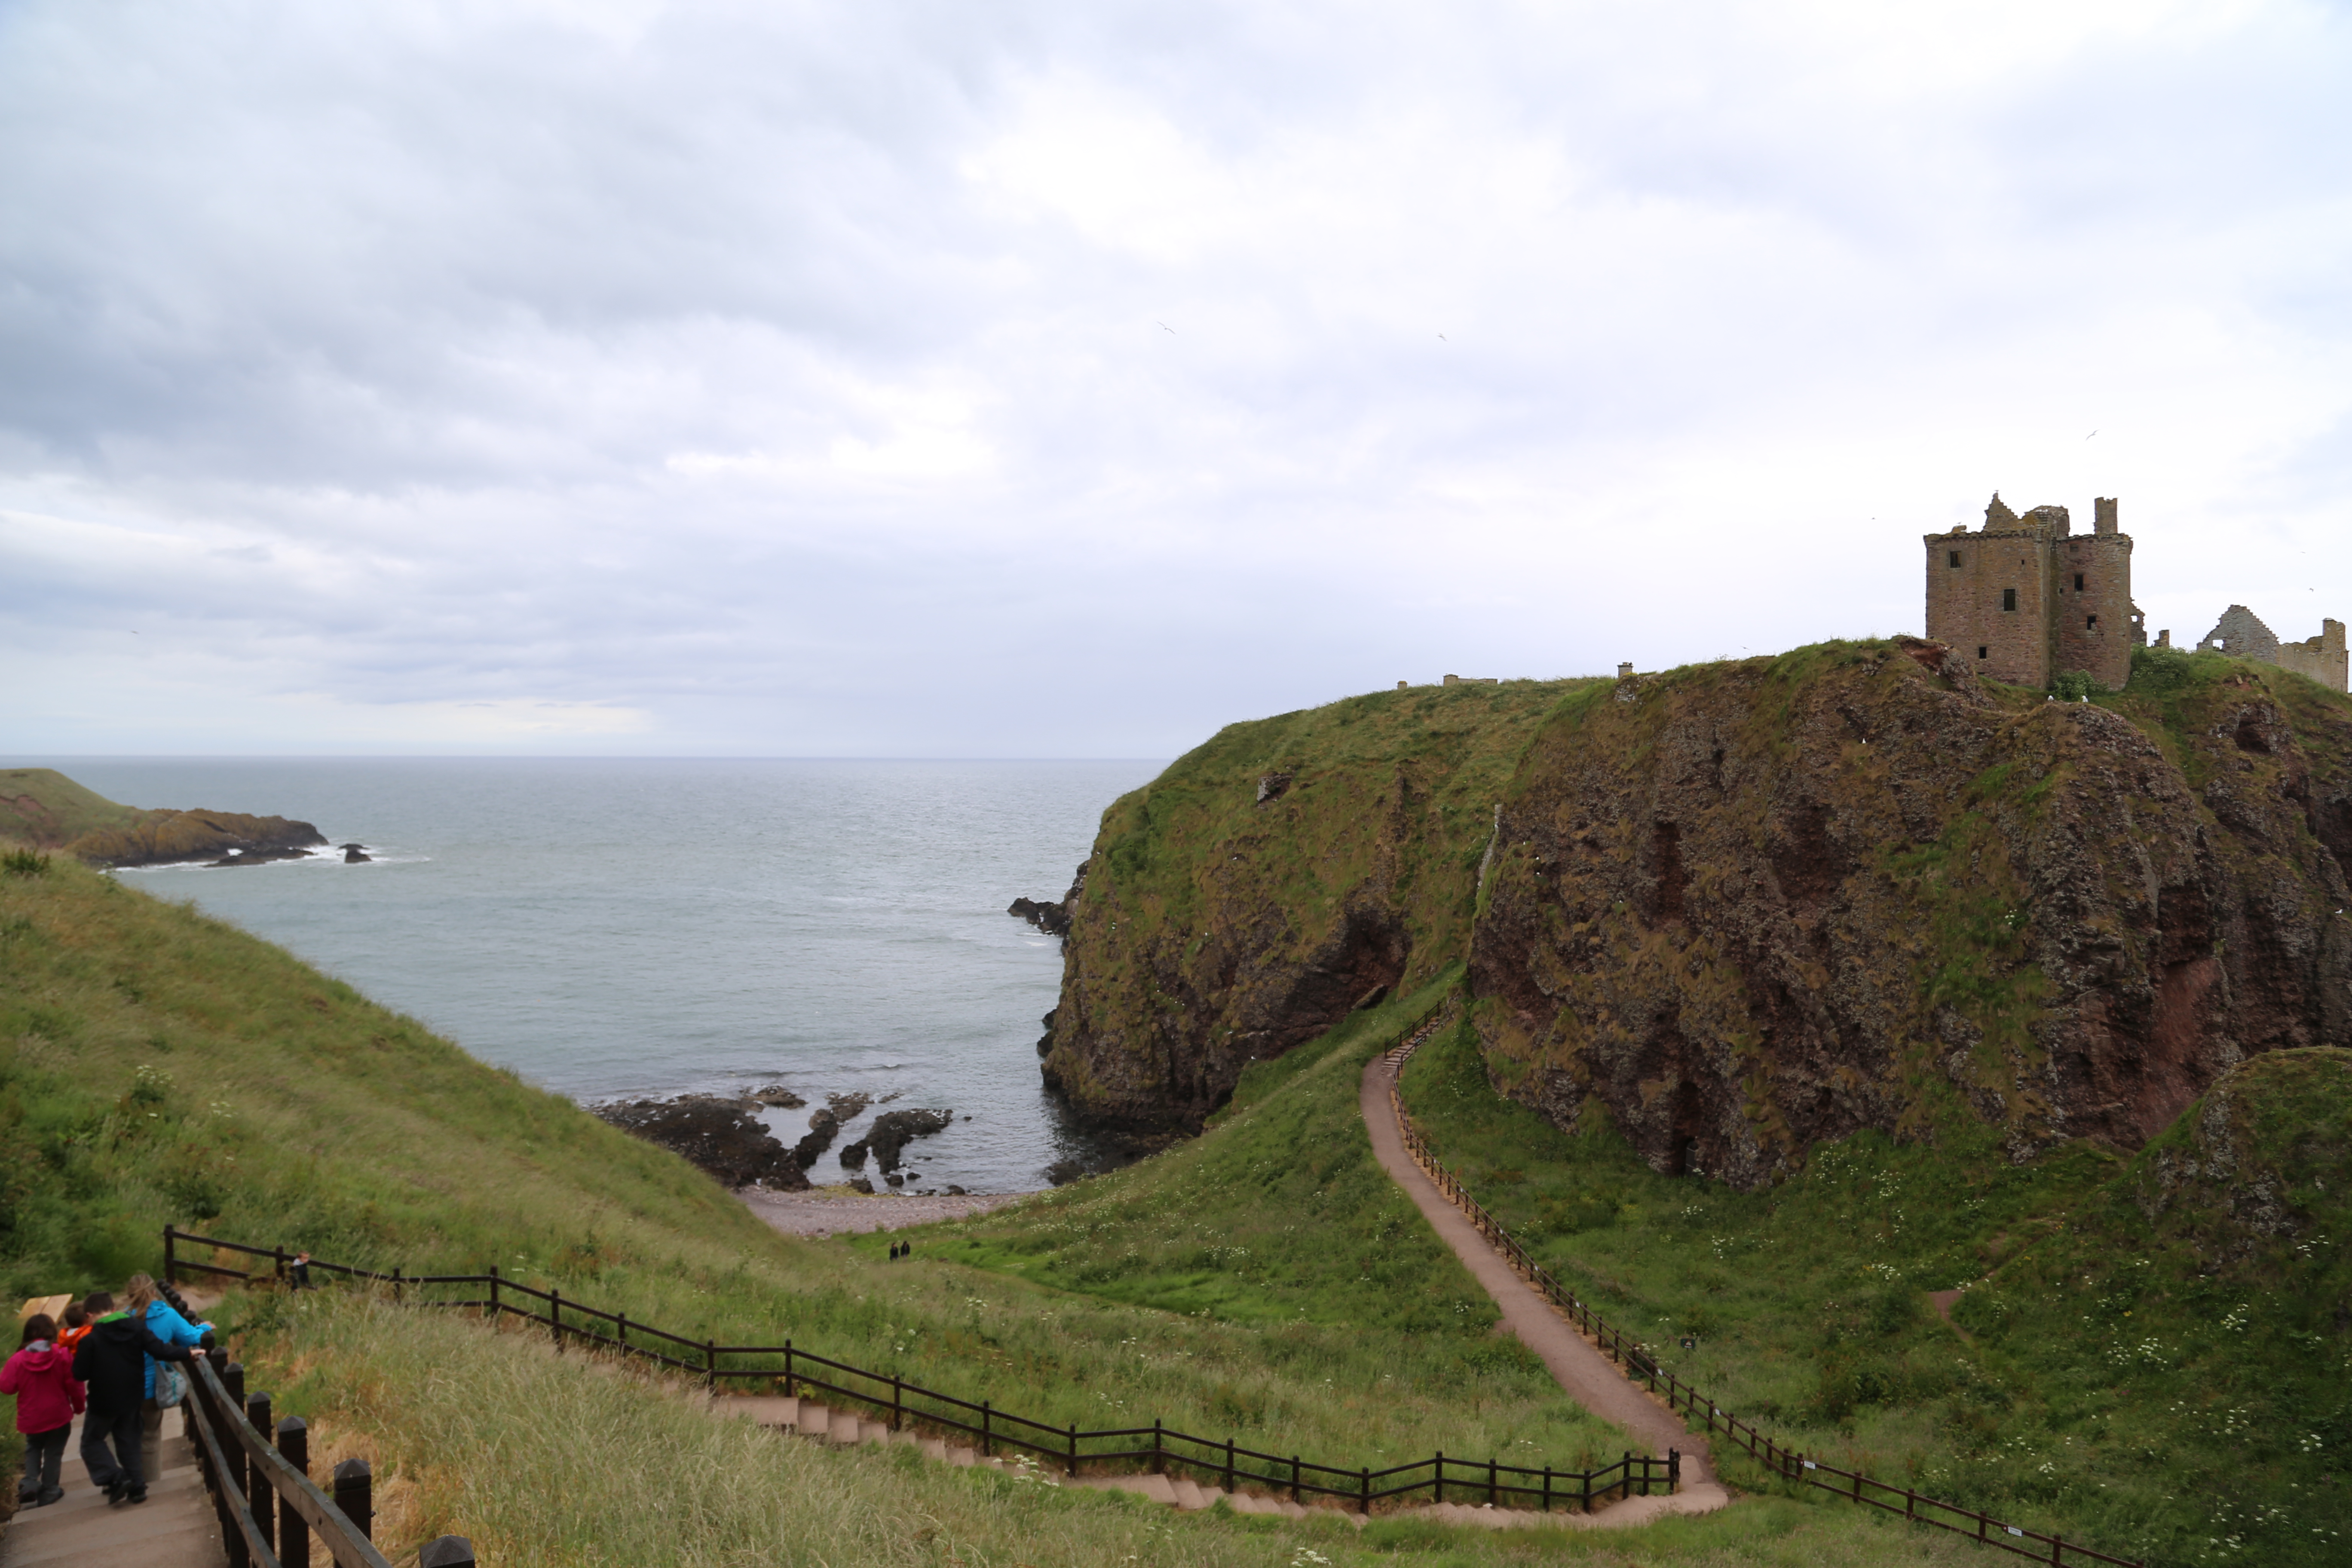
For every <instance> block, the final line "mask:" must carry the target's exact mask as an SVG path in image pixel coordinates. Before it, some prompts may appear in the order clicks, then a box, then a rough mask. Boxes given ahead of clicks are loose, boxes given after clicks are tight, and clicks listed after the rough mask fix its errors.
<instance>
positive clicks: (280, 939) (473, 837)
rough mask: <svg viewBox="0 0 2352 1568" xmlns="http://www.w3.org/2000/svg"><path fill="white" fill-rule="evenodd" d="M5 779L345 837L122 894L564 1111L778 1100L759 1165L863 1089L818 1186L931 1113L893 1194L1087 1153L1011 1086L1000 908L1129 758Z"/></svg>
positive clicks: (1067, 848) (1016, 1035) (257, 769)
mask: <svg viewBox="0 0 2352 1568" xmlns="http://www.w3.org/2000/svg"><path fill="white" fill-rule="evenodd" d="M22 761H23V762H24V763H26V764H27V765H37V766H49V767H56V768H58V769H59V770H61V771H63V772H65V773H68V774H69V775H71V776H72V777H74V778H75V779H77V780H79V782H81V783H82V784H87V785H88V786H89V787H90V788H91V789H94V790H97V791H98V792H99V793H100V794H101V795H107V796H109V797H110V798H112V799H115V800H119V801H122V802H124V803H126V804H130V805H142V806H156V805H173V806H181V807H198V806H201V807H207V808H211V809H215V810H223V811H243V812H253V813H257V814H269V815H280V816H290V817H297V818H300V819H302V820H304V821H308V822H311V823H313V824H315V825H316V826H318V827H319V829H320V831H321V832H322V833H324V834H325V835H326V837H327V838H328V840H329V842H330V843H332V844H341V843H344V842H347V841H356V842H359V843H362V844H364V845H366V846H367V848H368V853H369V854H371V855H372V856H374V857H375V858H374V859H373V860H372V861H370V862H369V863H367V864H364V865H345V864H343V862H342V858H341V855H340V854H322V855H320V856H319V857H317V858H311V859H308V860H301V861H291V862H284V863H279V864H273V865H268V866H256V867H250V868H232V869H210V868H200V867H173V868H154V869H147V870H137V871H128V872H124V873H122V876H123V878H124V879H125V881H126V882H127V883H129V884H130V885H131V886H135V887H139V888H141V889H145V890H147V891H150V892H152V893H155V894H157V895H159V896H162V897H166V898H173V899H192V900H194V901H195V902H196V903H197V905H198V906H199V907H200V908H202V909H203V910H205V912H207V913H209V914H213V915H216V916H219V917H221V918H222V919H225V920H228V921H234V922H235V923H236V924H237V925H240V926H242V927H244V928H245V929H247V930H248V931H252V932H254V933H255V934H256V935H258V936H261V937H264V938H266V939H268V941H271V942H277V943H278V944H280V945H281V946H284V947H286V948H288V949H289V950H291V951H292V952H295V953H297V954H299V956H300V957H302V958H304V959H305V960H307V961H309V962H310V963H315V964H317V965H319V966H320V967H321V968H323V969H325V970H327V971H328V972H329V973H333V974H335V975H337V976H339V977H340V978H341V979H343V980H346V981H348V982H350V983H351V984H353V985H355V986H357V987H358V988H359V989H360V990H362V991H363V992H365V993H366V994H368V995H370V996H371V997H373V998H374V999H375V1000H377V1001H379V1002H382V1003H383V1004H385V1005H388V1006H391V1007H394V1008H396V1009H398V1010H400V1011H402V1012H404V1013H407V1014H410V1015H412V1016H415V1017H416V1018H418V1019H420V1020H422V1021H423V1022H425V1024H427V1025H429V1026H432V1027H433V1028H435V1029H436V1030H437V1031H439V1032H441V1033H442V1034H445V1035H446V1036H448V1037H451V1038H453V1039H455V1040H457V1042H458V1043H459V1044H460V1045H462V1046H464V1047H466V1048H467V1050H469V1051H471V1052H472V1053H473V1054H474V1055H476V1056H478V1057H479V1058H482V1059H484V1060H486V1061H489V1062H493V1063H496V1064H498V1065H499V1066H504V1067H510V1068H515V1069H516V1070H517V1071H519V1072H520V1073H521V1074H522V1075H523V1076H524V1077H526V1078H528V1079H530V1080H531V1081H533V1082H536V1083H540V1084H543V1085H545V1086H546V1087H548V1088H550V1089H555V1090H557V1091H559V1092H561V1093H563V1094H567V1095H571V1096H572V1097H573V1098H575V1099H579V1100H586V1101H595V1100H608V1099H619V1098H641V1097H667V1096H669V1095H673V1094H679V1093H686V1092H698V1093H730V1094H731V1093H740V1092H742V1091H744V1090H746V1089H753V1088H759V1087H763V1086H766V1085H770V1084H782V1085H785V1086H787V1087H789V1088H790V1089H792V1090H793V1092H795V1093H797V1094H799V1095H800V1096H801V1097H802V1098H803V1099H804V1100H807V1101H808V1107H807V1108H806V1109H803V1110H769V1111H767V1112H765V1113H764V1119H765V1120H767V1121H769V1123H770V1125H771V1126H772V1130H773V1131H775V1132H776V1133H777V1135H778V1136H779V1137H780V1138H782V1140H783V1141H784V1142H786V1143H788V1144H789V1143H791V1142H796V1141H797V1140H798V1139H799V1137H800V1136H801V1134H802V1133H803V1131H805V1130H806V1125H807V1119H808V1114H809V1110H813V1109H814V1108H815V1107H817V1106H819V1105H822V1104H824V1102H825V1100H826V1097H827V1096H829V1095H835V1094H863V1095H866V1096H867V1097H868V1099H869V1101H870V1103H869V1104H868V1105H867V1106H866V1109H865V1110H862V1111H861V1112H860V1113H859V1114H858V1115H857V1116H856V1118H854V1119H852V1120H851V1121H847V1122H845V1124H844V1126H843V1129H842V1131H841V1132H840V1134H839V1135H838V1136H837V1137H836V1139H835V1142H834V1145H833V1148H832V1149H831V1150H829V1151H828V1152H826V1154H825V1155H824V1157H823V1158H822V1159H821V1160H820V1161H819V1162H818V1163H817V1166H816V1167H815V1169H814V1170H813V1171H812V1172H811V1173H810V1174H811V1176H812V1179H814V1180H815V1181H818V1182H820V1183H826V1182H838V1181H841V1180H844V1179H845V1176H846V1174H847V1173H845V1172H844V1171H842V1170H841V1168H840V1165H839V1161H838V1158H837V1152H838V1151H839V1149H840V1148H841V1147H842V1146H843V1145H844V1144H846V1143H849V1142H854V1141H855V1140H856V1139H857V1138H858V1137H860V1136H862V1134H863V1132H864V1131H865V1129H866V1127H868V1126H869V1125H870V1124H871V1122H872V1121H873V1118H874V1117H875V1116H876V1115H877V1113H879V1112H880V1111H881V1110H885V1109H890V1108H901V1109H903V1108H909V1107H925V1108H950V1107H951V1108H952V1109H953V1110H955V1112H956V1114H957V1117H958V1120H957V1121H956V1122H955V1123H954V1124H953V1125H952V1126H951V1127H950V1128H949V1129H948V1130H946V1131H942V1132H940V1133H939V1134H937V1135H935V1136H932V1137H928V1138H923V1139H920V1140H919V1141H917V1142H914V1143H912V1144H910V1145H908V1149H907V1152H906V1154H905V1160H906V1163H907V1166H908V1168H909V1169H911V1170H914V1171H916V1172H918V1173H919V1177H918V1178H917V1179H915V1180H912V1181H910V1182H909V1183H908V1189H909V1190H913V1189H914V1188H917V1187H925V1188H938V1189H944V1188H945V1187H946V1186H948V1185H950V1184H954V1185H958V1186H962V1187H965V1188H967V1189H969V1190H971V1191H972V1192H975V1193H988V1192H1016V1191H1026V1190H1030V1189H1034V1188H1035V1187H1037V1186H1040V1185H1043V1184H1044V1181H1045V1177H1044V1172H1045V1167H1046V1166H1047V1165H1049V1164H1051V1163H1054V1162H1055V1160H1057V1159H1061V1158H1065V1157H1073V1156H1075V1157H1078V1158H1082V1159H1083V1158H1087V1157H1089V1156H1091V1155H1092V1154H1093V1153H1094V1152H1095V1151H1094V1149H1093V1147H1092V1145H1091V1143H1090V1142H1089V1140H1087V1137H1086V1136H1085V1135H1084V1134H1083V1133H1082V1132H1081V1131H1078V1130H1076V1129H1075V1128H1073V1127H1071V1126H1069V1125H1068V1124H1067V1123H1066V1121H1065V1120H1064V1119H1063V1118H1062V1117H1061V1115H1060V1114H1059V1111H1058V1108H1057V1107H1056V1106H1055V1104H1054V1103H1053V1102H1052V1101H1051V1100H1049V1099H1048V1098H1047V1097H1046V1096H1045V1094H1044V1093H1043V1091H1042V1089H1041V1088H1040V1086H1039V1082H1038V1077H1037V1057H1036V1052H1035V1049H1034V1042H1035V1040H1036V1037H1037V1036H1038V1034H1039V1033H1040V1022H1039V1021H1040V1018H1041V1016H1042V1015H1043V1014H1045V1012H1046V1011H1047V1010H1048V1009H1049V1008H1051V1007H1052V1006H1053V1005H1054V1002H1055V994H1056V993H1057V991H1058V988H1059V985H1060V980H1061V953H1060V943H1059V942H1057V941H1055V939H1053V938H1050V937H1047V936H1045V935H1044V934H1043V933H1042V932H1039V931H1036V930H1034V928H1032V927H1031V926H1029V925H1028V924H1027V923H1026V922H1024V921H1019V920H1016V919H1014V918H1013V917H1011V916H1009V915H1007V914H1006V913H1005V912H1004V908H1005V905H1006V904H1007V903H1009V902H1010V901H1011V900H1013V898H1014V897H1016V896H1027V897H1030V898H1041V899H1042V898H1059V897H1060V896H1061V894H1062V892H1063V890H1064V889H1066V887H1067V886H1068V884H1069V880H1070V875H1071V871H1072V869H1073V868H1075V867H1076V865H1077V864H1078V862H1079V861H1080V860H1081V859H1083V858H1085V856H1086V855H1087V851H1088V849H1089V848H1090V847H1091V846H1092V844H1093V841H1094V836H1095V830H1096V826H1097V823H1098V821H1099V819H1100V816H1101V814H1102V811H1103V809H1104V808H1105V807H1106V806H1108V805H1109V804H1110V803H1111V802H1112V801H1113V800H1114V799H1116V798H1117V797H1118V795H1120V794H1122V793H1124V792H1125V791H1127V790H1129V789H1132V788H1134V787H1135V786H1136V785H1138V784H1142V783H1144V782H1146V781H1148V780H1149V779H1150V778H1151V777H1152V776H1153V775H1155V774H1156V773H1158V772H1159V771H1160V766H1161V764H1160V763H1157V762H1150V761H1109V762H928V761H919V762H866V761H774V760H704V759H572V758H565V759H514V758H287V759H280V758H256V759H226V758H224V759H182V758H159V759H131V758H28V759H22ZM885 1097H888V1098H887V1100H886V1098H885ZM967 1116H969V1117H970V1118H971V1120H970V1121H964V1120H962V1119H963V1118H964V1117H967ZM868 1173H869V1174H871V1170H870V1167H869V1170H868Z"/></svg>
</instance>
